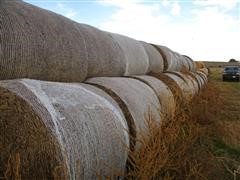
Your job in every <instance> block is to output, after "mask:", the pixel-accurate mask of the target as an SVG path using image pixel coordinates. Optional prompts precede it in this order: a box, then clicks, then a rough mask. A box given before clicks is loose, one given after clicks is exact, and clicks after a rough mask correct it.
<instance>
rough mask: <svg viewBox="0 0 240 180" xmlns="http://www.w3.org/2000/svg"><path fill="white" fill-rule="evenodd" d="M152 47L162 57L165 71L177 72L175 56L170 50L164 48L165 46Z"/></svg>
mask: <svg viewBox="0 0 240 180" xmlns="http://www.w3.org/2000/svg"><path fill="white" fill-rule="evenodd" d="M153 46H154V47H155V48H156V49H157V50H158V51H159V53H160V54H161V55H162V57H163V60H164V70H165V71H176V70H179V69H178V67H179V65H178V62H177V59H176V56H175V54H174V52H173V51H172V50H170V49H169V48H168V47H165V46H160V45H154V44H153Z"/></svg>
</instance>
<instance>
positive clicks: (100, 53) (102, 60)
mask: <svg viewBox="0 0 240 180" xmlns="http://www.w3.org/2000/svg"><path fill="white" fill-rule="evenodd" d="M76 26H77V28H78V29H79V31H80V32H82V34H83V36H84V41H85V43H86V49H87V63H88V74H87V77H97V76H123V75H124V73H125V69H126V63H125V62H124V58H125V54H124V51H123V50H122V48H121V47H120V46H119V44H118V43H117V41H116V40H115V39H113V38H112V37H111V36H110V35H109V34H108V33H106V32H104V31H101V30H99V29H96V28H94V27H92V26H89V25H86V24H81V25H80V24H77V23H76Z"/></svg>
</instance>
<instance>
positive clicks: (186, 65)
mask: <svg viewBox="0 0 240 180" xmlns="http://www.w3.org/2000/svg"><path fill="white" fill-rule="evenodd" d="M179 59H181V68H180V71H181V70H187V71H190V70H191V65H190V62H189V61H188V60H187V58H186V57H184V56H182V55H180V54H179Z"/></svg>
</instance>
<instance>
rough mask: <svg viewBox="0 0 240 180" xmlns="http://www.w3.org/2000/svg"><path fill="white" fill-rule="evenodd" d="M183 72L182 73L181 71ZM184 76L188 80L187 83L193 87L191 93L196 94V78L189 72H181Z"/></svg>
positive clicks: (197, 90) (197, 86)
mask: <svg viewBox="0 0 240 180" xmlns="http://www.w3.org/2000/svg"><path fill="white" fill-rule="evenodd" d="M182 74H183V73H182ZM183 75H184V76H185V78H186V81H187V82H188V84H190V86H191V87H193V95H196V94H198V92H199V84H198V80H197V79H196V78H195V77H193V76H191V75H189V74H183Z"/></svg>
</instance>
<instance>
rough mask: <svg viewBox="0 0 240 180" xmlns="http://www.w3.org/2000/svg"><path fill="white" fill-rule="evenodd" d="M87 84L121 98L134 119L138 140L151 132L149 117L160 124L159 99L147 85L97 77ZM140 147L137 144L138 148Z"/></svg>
mask: <svg viewBox="0 0 240 180" xmlns="http://www.w3.org/2000/svg"><path fill="white" fill-rule="evenodd" d="M86 83H90V84H91V85H95V86H97V87H100V88H102V89H104V90H105V91H106V92H108V93H109V91H113V92H114V93H115V94H117V95H118V96H119V97H120V98H121V100H122V101H123V102H124V103H125V104H126V106H127V108H128V110H129V112H130V113H131V115H132V117H133V121H134V122H133V123H134V124H135V125H134V127H136V138H137V140H139V138H140V134H141V133H145V132H147V131H148V130H149V129H148V124H147V123H148V120H149V119H148V117H149V115H151V117H152V120H154V121H155V122H157V123H158V122H160V110H161V107H160V103H159V100H158V97H157V95H156V94H155V92H154V91H153V89H152V88H151V87H149V86H148V85H146V84H145V83H143V82H141V81H139V80H136V79H132V78H127V77H97V78H91V79H88V80H87V81H86ZM139 145H140V144H139V143H138V142H137V147H139Z"/></svg>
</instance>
